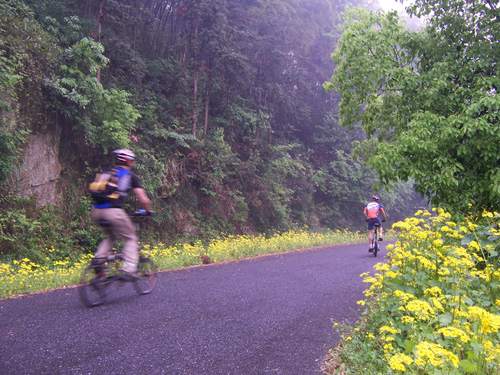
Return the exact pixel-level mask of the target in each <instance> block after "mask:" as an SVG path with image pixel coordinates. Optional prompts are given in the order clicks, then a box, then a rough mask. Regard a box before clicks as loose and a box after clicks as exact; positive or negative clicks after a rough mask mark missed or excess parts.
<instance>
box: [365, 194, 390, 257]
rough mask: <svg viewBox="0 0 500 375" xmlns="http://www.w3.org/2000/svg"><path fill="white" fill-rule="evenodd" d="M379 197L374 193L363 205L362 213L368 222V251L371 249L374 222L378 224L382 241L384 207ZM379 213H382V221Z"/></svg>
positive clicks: (384, 218) (384, 217)
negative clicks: (370, 199) (368, 201)
mask: <svg viewBox="0 0 500 375" xmlns="http://www.w3.org/2000/svg"><path fill="white" fill-rule="evenodd" d="M379 201H380V197H379V196H378V195H377V194H375V195H373V196H372V201H371V202H370V203H368V204H367V205H366V206H365V210H364V214H365V218H366V221H367V222H368V243H369V246H370V247H369V249H368V251H370V252H371V251H373V227H374V224H375V223H379V224H380V229H379V239H378V240H379V241H382V221H385V220H386V216H385V211H384V207H382V205H381V204H380V203H379ZM380 213H382V217H383V219H382V221H381V220H380Z"/></svg>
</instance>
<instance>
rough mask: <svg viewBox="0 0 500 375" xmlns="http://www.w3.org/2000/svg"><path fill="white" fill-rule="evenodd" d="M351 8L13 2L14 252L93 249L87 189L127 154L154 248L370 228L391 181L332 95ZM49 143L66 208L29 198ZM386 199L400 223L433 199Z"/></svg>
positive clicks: (8, 173) (4, 28) (6, 214)
mask: <svg viewBox="0 0 500 375" xmlns="http://www.w3.org/2000/svg"><path fill="white" fill-rule="evenodd" d="M342 7H343V5H342V4H341V3H339V2H337V1H332V0H307V1H304V0H257V1H256V0H244V1H235V0H210V1H199V0H141V1H137V0H133V1H132V0H106V1H105V0H90V1H85V2H82V1H76V0H57V1H56V0H36V1H35V0H10V1H7V0H0V10H1V11H0V17H1V19H0V21H1V22H0V88H1V91H2V95H1V97H0V111H1V113H0V114H1V116H0V120H1V123H0V150H1V151H2V152H1V153H0V181H1V183H2V185H1V190H2V196H3V197H4V198H3V201H2V202H0V204H1V206H2V210H1V213H0V225H1V228H2V231H1V232H0V249H1V252H2V253H3V254H9V255H11V256H15V257H22V256H28V257H29V258H30V259H33V260H34V261H37V255H36V253H37V252H39V251H40V250H42V251H44V250H43V249H45V248H52V247H54V248H56V249H59V251H60V254H61V256H62V257H65V256H67V255H71V254H72V253H75V252H76V253H79V252H80V251H81V250H82V249H85V250H86V251H92V250H93V247H94V246H95V243H96V241H97V240H98V236H97V233H98V230H97V229H96V228H94V227H93V226H92V225H91V224H90V222H89V219H88V211H89V209H90V202H89V200H88V198H87V197H86V187H87V186H88V182H89V181H90V180H91V179H92V177H93V174H94V173H95V172H96V170H98V169H100V168H102V167H103V166H105V165H108V164H109V163H110V162H111V160H110V158H109V153H110V151H111V150H113V149H115V148H118V147H129V148H132V149H133V150H134V151H135V152H136V153H137V154H138V156H139V158H138V174H139V175H140V176H141V177H142V179H143V181H144V184H145V187H146V189H147V191H148V193H149V194H150V195H151V196H152V197H153V199H154V206H155V210H156V211H157V213H158V215H157V216H156V218H155V221H154V223H153V224H152V225H150V227H149V228H148V232H149V235H150V237H151V238H157V239H159V240H163V241H166V238H170V239H171V240H177V239H179V238H183V239H185V240H192V239H195V238H199V237H204V238H208V237H216V236H218V235H219V233H220V232H228V233H265V232H273V231H277V230H286V229H288V228H292V227H294V226H297V225H298V226H301V225H304V224H306V225H310V226H328V227H330V228H351V229H358V228H362V227H363V226H364V221H363V220H360V219H362V216H361V215H362V214H361V213H362V208H363V205H364V204H365V203H366V201H367V200H368V199H369V197H370V195H371V194H372V192H373V190H372V185H373V184H374V183H376V182H377V181H378V178H377V177H376V175H375V174H374V173H373V172H372V171H371V170H370V169H369V168H368V167H366V166H363V165H362V164H361V162H360V161H359V160H356V159H354V158H353V157H352V156H351V154H350V151H351V143H352V141H353V140H358V141H362V140H363V139H364V136H363V135H362V133H361V130H360V129H358V130H356V131H354V132H348V131H346V130H345V129H343V128H342V127H340V126H339V125H338V124H337V113H336V106H337V102H338V97H337V96H336V95H334V94H332V93H326V92H325V90H324V89H323V87H322V83H323V82H324V81H325V80H326V79H327V78H328V75H329V72H331V61H329V55H330V53H331V52H332V50H333V49H334V45H335V43H336V38H337V37H336V34H335V32H332V30H333V28H334V23H335V22H336V18H337V15H338V14H339V11H340V9H341V8H342ZM40 134H50V135H51V137H52V139H53V141H52V142H53V144H54V145H57V147H55V148H54V149H55V150H58V155H57V162H58V163H60V173H59V175H58V176H56V177H55V178H56V179H57V191H56V192H55V193H56V194H55V196H56V199H55V202H53V203H54V204H53V206H51V205H50V204H49V205H44V206H41V205H40V203H39V199H38V198H39V197H38V196H34V195H33V194H32V193H30V192H29V191H28V192H27V190H26V189H24V190H23V189H22V188H21V186H25V185H27V186H28V187H30V188H32V187H33V183H32V182H31V181H30V179H31V178H32V176H31V175H32V173H31V172H30V173H24V170H22V169H21V167H20V166H21V165H22V164H23V162H26V160H27V157H28V156H29V152H30V151H29V150H30V149H29V145H30V142H32V138H31V137H32V136H34V135H40ZM41 172H43V171H40V173H41ZM33 173H34V172H33ZM28 190H29V189H28ZM381 194H382V197H383V203H384V204H385V206H386V209H387V211H388V213H389V218H390V219H391V221H392V220H393V219H394V220H399V219H402V218H404V217H405V216H407V213H408V212H414V210H415V206H419V205H420V204H421V203H422V202H421V200H420V199H418V198H417V197H416V196H415V194H414V193H413V191H412V189H411V185H408V184H401V185H399V186H398V187H397V188H396V189H395V190H394V191H393V192H392V193H391V194H390V195H389V194H383V191H382V192H381ZM132 204H133V202H132ZM74 255H78V254H74ZM38 256H40V254H39V255H38Z"/></svg>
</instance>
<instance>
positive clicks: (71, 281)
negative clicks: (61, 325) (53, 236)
mask: <svg viewBox="0 0 500 375" xmlns="http://www.w3.org/2000/svg"><path fill="white" fill-rule="evenodd" d="M366 237H367V235H366V234H365V233H359V232H356V233H351V232H348V231H338V230H337V231H332V230H326V231H324V232H321V233H319V232H313V231H309V230H308V229H307V228H305V229H303V230H290V231H288V232H284V233H278V234H275V235H273V236H270V237H266V236H264V235H260V236H243V235H242V236H223V237H221V238H219V239H216V240H213V241H210V242H209V243H208V244H206V245H204V244H202V242H201V241H198V242H196V243H194V244H186V243H183V244H176V245H174V246H166V245H164V244H158V245H155V246H150V245H144V246H143V250H142V251H144V252H146V253H147V254H148V256H149V257H150V258H152V259H153V261H154V262H155V264H156V265H157V267H158V269H159V270H167V269H176V268H183V267H188V266H193V265H200V264H206V263H217V262H222V261H227V260H232V259H241V258H248V257H255V256H258V255H262V254H271V253H279V252H286V251H291V250H296V249H305V248H310V247H316V246H324V245H336V244H345V243H354V242H360V241H366ZM47 253H48V254H49V256H48V257H47V258H46V259H45V262H44V263H43V264H37V263H35V262H32V261H31V260H30V259H28V258H25V259H21V260H14V261H12V262H7V263H0V298H9V297H13V296H16V295H19V294H26V293H34V292H39V291H45V290H49V289H53V288H58V287H64V286H71V285H76V284H78V281H79V278H80V274H81V272H82V270H83V269H84V268H85V267H86V266H87V265H88V264H89V263H90V259H91V258H92V256H93V255H92V254H87V255H82V256H81V257H80V259H77V260H76V261H71V260H69V259H66V260H62V261H61V260H51V257H50V255H51V254H55V253H57V250H56V249H53V248H51V249H47Z"/></svg>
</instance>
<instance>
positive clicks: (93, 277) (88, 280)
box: [78, 266, 106, 307]
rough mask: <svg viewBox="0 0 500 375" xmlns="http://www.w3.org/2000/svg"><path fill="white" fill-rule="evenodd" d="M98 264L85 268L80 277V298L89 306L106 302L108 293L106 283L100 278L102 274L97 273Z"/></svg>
mask: <svg viewBox="0 0 500 375" xmlns="http://www.w3.org/2000/svg"><path fill="white" fill-rule="evenodd" d="M95 271H96V266H89V267H87V268H85V269H84V270H83V272H82V275H81V277H80V286H79V287H78V294H79V295H80V300H81V301H82V303H83V304H84V305H85V306H87V307H94V306H99V305H100V304H102V303H103V302H104V299H105V297H106V294H105V292H104V289H105V285H104V284H103V283H102V281H101V280H100V278H101V276H99V275H97V274H96V272H95Z"/></svg>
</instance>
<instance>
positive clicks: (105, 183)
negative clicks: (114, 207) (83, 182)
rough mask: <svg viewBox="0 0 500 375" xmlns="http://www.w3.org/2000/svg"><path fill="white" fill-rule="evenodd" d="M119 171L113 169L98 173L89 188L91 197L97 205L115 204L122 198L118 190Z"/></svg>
mask: <svg viewBox="0 0 500 375" xmlns="http://www.w3.org/2000/svg"><path fill="white" fill-rule="evenodd" d="M117 171H118V170H117V169H116V168H112V169H108V170H105V171H103V172H100V173H97V175H96V176H95V179H94V181H93V182H92V183H91V184H90V186H89V191H90V195H91V196H92V198H93V199H94V202H95V203H113V202H116V201H118V199H119V198H120V191H119V190H118V181H119V178H118V176H117V175H116V174H117Z"/></svg>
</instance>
